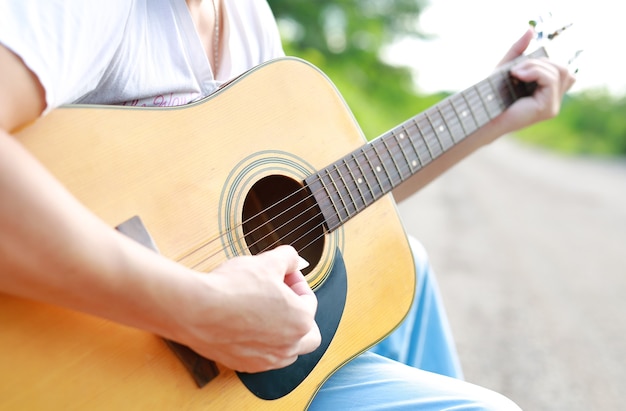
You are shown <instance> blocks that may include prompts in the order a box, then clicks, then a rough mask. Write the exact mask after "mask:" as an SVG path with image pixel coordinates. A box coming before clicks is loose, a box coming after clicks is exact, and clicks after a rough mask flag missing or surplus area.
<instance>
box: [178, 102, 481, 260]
mask: <svg viewBox="0 0 626 411" xmlns="http://www.w3.org/2000/svg"><path fill="white" fill-rule="evenodd" d="M491 91H493V90H491ZM478 96H479V97H481V96H480V94H479V95H478ZM416 117H419V115H418V116H416ZM413 120H415V118H414V119H413ZM441 120H442V121H443V122H444V123H445V118H442V119H441ZM410 121H411V120H409V121H408V122H410ZM405 124H406V123H405ZM402 126H404V125H402ZM402 126H400V127H396V129H394V131H395V130H397V129H398V128H401V127H402ZM404 127H406V126H404ZM418 131H419V130H418ZM393 134H394V132H393V131H392V132H391V133H389V134H388V135H387V136H393ZM387 136H385V137H387ZM421 137H422V139H424V136H423V135H422V136H421ZM435 137H437V136H435ZM437 140H438V138H437ZM412 146H413V149H414V150H415V151H416V153H418V149H417V148H416V147H415V144H412ZM394 148H399V149H400V150H401V151H402V147H401V146H399V145H398V144H394ZM418 156H419V154H418ZM363 157H365V156H363ZM381 160H382V159H381ZM431 160H432V159H431ZM383 163H384V162H383ZM410 168H411V167H410V166H409V167H408V169H410ZM371 171H372V172H371V173H370V174H369V175H367V173H363V175H364V177H365V178H371V176H372V175H375V173H373V169H371ZM403 171H406V169H405V170H398V175H399V176H400V177H402V173H403ZM318 175H319V173H318ZM388 180H389V182H390V183H391V184H393V181H391V179H389V178H388ZM344 188H345V189H346V191H348V192H352V191H351V190H350V189H349V188H348V187H347V186H344ZM381 188H382V187H381ZM304 189H305V188H304V187H303V188H302V189H300V190H297V191H296V192H295V193H292V194H291V195H295V194H297V193H298V192H301V191H302V190H304ZM321 190H324V188H322V189H321ZM355 193H356V192H355ZM336 194H337V195H338V196H340V198H341V193H339V192H337V193H336ZM291 195H290V196H291ZM355 195H356V194H355ZM359 195H360V193H359ZM290 196H288V197H290ZM372 196H373V200H375V199H377V198H374V195H373V194H372ZM381 196H382V194H381ZM288 197H287V198H288ZM287 198H285V199H282V200H280V201H279V202H278V203H275V204H272V205H271V206H270V207H268V208H266V209H265V210H262V211H261V212H259V213H258V214H257V216H258V215H260V214H262V213H264V212H267V211H268V210H270V209H271V208H273V207H274V206H276V205H278V204H279V203H281V202H282V201H285V200H286V199H287ZM310 198H311V196H309V197H305V198H304V199H303V200H302V201H307V200H309V199H310ZM363 200H364V199H363ZM302 201H301V202H302ZM331 202H332V199H331ZM342 202H343V201H342ZM298 205H299V203H296V204H295V205H293V206H292V207H291V208H290V209H292V208H294V207H297V206H298ZM352 205H353V206H354V207H355V210H356V204H354V203H353V204H352ZM364 205H365V200H364ZM333 208H335V211H336V214H337V216H338V218H339V219H340V220H341V216H340V212H341V211H344V212H345V211H346V210H347V207H343V208H342V209H341V210H339V209H337V208H336V207H333ZM290 209H287V210H285V211H283V212H282V213H280V214H283V213H284V212H287V211H289V210H290ZM307 210H309V209H307ZM307 210H305V211H304V212H306V211H307ZM322 211H324V210H322ZM347 214H348V217H349V216H350V213H349V212H347ZM301 215H302V212H301V213H300V214H299V215H297V216H296V217H294V218H292V220H291V221H293V220H295V219H296V218H299V217H301ZM320 215H323V214H317V215H315V216H313V217H312V218H311V219H310V220H308V221H306V222H305V223H304V224H302V226H304V225H305V224H308V223H310V222H311V221H312V220H314V219H316V218H318V217H320ZM255 217H256V216H253V217H251V218H249V219H248V220H246V221H250V220H251V219H253V218H255ZM274 218H276V217H273V219H274ZM271 221H272V220H269V221H267V222H265V223H264V224H263V225H267V224H269V223H270V222H271ZM244 223H245V222H244ZM244 223H241V224H239V225H237V226H235V227H233V228H231V229H229V230H228V231H227V232H225V233H222V234H218V236H217V237H216V238H214V239H212V240H209V241H208V242H206V243H205V244H204V245H202V246H200V247H199V248H197V249H196V250H194V251H192V252H191V253H188V254H187V255H185V256H184V257H183V258H181V259H180V260H179V261H182V260H183V259H185V258H188V257H190V256H191V255H193V254H195V253H196V252H198V251H201V250H202V249H204V248H206V247H207V246H209V245H211V244H212V243H215V242H216V241H217V240H219V239H220V238H223V237H224V236H226V235H228V234H230V233H231V232H232V231H234V230H235V229H236V228H238V227H240V226H241V225H243V224H244ZM289 223H290V221H288V222H286V223H284V224H283V225H282V226H284V225H285V224H289ZM321 225H323V223H322V224H321ZM282 226H281V227H282ZM319 226H320V224H318V225H317V226H315V227H314V228H313V229H315V228H317V227H319ZM261 227H262V226H259V227H257V228H255V229H254V230H257V229H260V228H261ZM299 228H300V227H297V228H296V229H295V230H293V231H292V232H291V233H288V234H287V235H290V234H293V232H295V231H297V230H298V229H299ZM270 234H272V233H270ZM266 237H267V235H266V236H264V237H263V238H261V239H260V240H257V241H256V242H255V243H253V244H251V245H250V247H252V246H254V245H258V243H259V241H262V240H264V239H265V238H266ZM318 238H320V237H318ZM318 238H316V239H314V240H312V241H311V243H313V242H314V241H316V240H317V239H318ZM299 239H300V238H298V239H296V240H295V241H294V243H295V242H297V241H298V240H299ZM239 240H240V239H239ZM280 241H281V239H279V240H278V241H277V242H274V243H272V244H270V245H269V246H268V247H266V249H269V248H273V247H274V245H276V244H277V243H280ZM311 243H309V244H307V245H306V246H305V247H303V248H302V249H300V251H302V250H303V249H305V248H306V247H308V246H309V245H310V244H311ZM231 245H232V243H230V244H227V245H226V246H225V247H222V248H219V249H217V251H215V252H214V253H213V254H210V255H209V256H207V257H206V258H204V259H203V260H201V261H200V262H199V263H197V264H195V265H194V266H193V267H197V266H199V265H202V264H204V263H205V262H206V261H207V260H209V259H211V258H212V257H214V256H215V255H217V254H219V253H221V252H222V251H223V250H224V249H226V248H228V247H229V246H231ZM266 249H265V250H266ZM265 250H262V251H265Z"/></svg>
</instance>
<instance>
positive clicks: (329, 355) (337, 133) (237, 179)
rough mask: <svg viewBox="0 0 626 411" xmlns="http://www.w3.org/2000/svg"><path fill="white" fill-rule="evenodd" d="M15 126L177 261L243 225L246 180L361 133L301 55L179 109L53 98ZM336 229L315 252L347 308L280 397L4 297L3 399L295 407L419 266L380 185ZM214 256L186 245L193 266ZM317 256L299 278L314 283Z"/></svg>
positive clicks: (92, 324)
mask: <svg viewBox="0 0 626 411" xmlns="http://www.w3.org/2000/svg"><path fill="white" fill-rule="evenodd" d="M18 138H19V139H20V140H21V141H22V142H23V144H24V145H25V146H26V147H27V148H28V150H29V151H31V152H32V153H33V154H34V155H35V156H36V157H37V158H39V159H40V160H41V161H42V163H43V164H44V165H45V166H46V167H47V168H48V169H50V170H51V172H52V173H53V174H54V175H56V176H57V177H58V178H59V180H60V181H61V182H63V183H64V184H65V185H66V187H67V188H68V189H69V191H70V192H72V193H73V194H74V195H75V196H76V197H77V198H78V199H79V200H80V201H81V202H83V204H85V205H86V206H87V207H88V208H89V209H91V210H92V211H93V212H94V213H95V214H97V215H98V216H99V217H101V218H102V219H103V220H104V221H106V222H107V223H109V224H110V225H111V227H114V226H116V225H118V224H120V223H122V222H123V221H125V220H127V219H128V218H130V217H132V216H134V215H139V216H140V217H141V218H142V220H143V222H144V224H145V226H146V227H147V229H148V230H149V231H150V233H151V235H152V236H153V238H154V240H155V242H156V244H157V245H158V247H159V249H160V252H161V253H162V254H164V255H165V256H167V257H169V258H171V259H173V260H181V259H183V257H184V256H187V255H189V254H190V252H191V251H194V250H196V249H199V248H200V245H203V244H206V243H207V242H209V241H210V240H211V239H213V238H215V237H216V236H217V234H218V232H220V230H222V229H223V226H227V228H228V227H229V224H232V225H233V229H234V230H237V228H236V226H237V224H236V223H237V221H238V219H240V217H239V216H240V215H241V214H242V210H241V207H242V203H243V199H242V197H245V194H246V191H247V190H248V189H249V188H250V187H251V186H252V185H253V184H254V183H255V182H256V181H258V180H260V179H261V178H263V177H266V176H269V175H276V174H280V175H285V176H287V177H289V178H293V179H295V180H297V179H299V178H302V177H303V176H304V175H306V173H307V172H308V171H312V170H315V169H319V168H322V167H324V166H327V165H328V164H330V163H332V162H333V161H335V160H337V159H338V158H340V157H341V156H343V155H345V154H346V153H349V152H351V151H352V150H354V149H356V148H358V147H360V146H361V145H363V144H364V139H363V136H362V135H361V131H360V130H359V128H358V126H357V124H356V122H355V121H354V119H353V117H352V115H351V113H350V111H349V110H348V109H347V107H346V105H345V102H344V101H343V100H342V99H341V97H340V96H339V94H338V93H337V91H336V90H335V88H334V86H333V85H332V84H331V83H330V82H329V81H328V79H327V78H326V77H324V76H323V75H322V74H321V73H320V72H319V71H318V70H317V69H315V68H313V67H311V66H310V65H308V64H306V63H303V62H301V61H299V60H296V59H281V60H276V61H274V62H271V63H268V64H266V65H263V66H260V67H259V68H257V69H255V70H253V71H251V72H250V73H248V74H246V75H244V76H243V77H241V78H240V79H238V80H236V81H235V82H234V83H233V84H231V85H229V86H228V87H227V88H225V89H224V90H222V91H220V92H218V93H216V94H215V95H214V96H212V97H210V98H208V99H206V100H203V101H202V102H199V103H196V104H193V105H189V106H185V107H179V108H171V109H133V108H124V107H80V108H78V107H68V108H62V109H58V110H56V111H54V112H52V113H51V114H50V115H49V116H48V117H46V118H44V119H41V120H39V121H37V122H36V123H35V124H33V125H31V126H29V127H28V128H26V129H24V130H22V131H21V132H20V133H18ZM225 199H228V200H229V201H225ZM225 205H228V207H226V206H225ZM338 231H339V232H338V233H335V234H327V237H328V240H327V243H328V244H329V246H327V247H326V248H325V250H324V253H323V255H324V256H325V255H327V254H329V253H332V248H333V246H336V247H338V248H340V250H341V253H342V255H343V259H344V262H345V265H346V269H347V275H348V294H347V299H346V301H347V302H346V307H345V310H344V314H343V317H342V319H341V322H340V324H339V327H338V329H337V334H336V336H335V338H334V339H333V341H332V342H331V344H330V347H329V349H328V351H327V352H326V354H325V355H324V356H323V357H322V359H321V361H320V362H319V364H318V365H317V366H316V367H315V369H314V370H313V371H312V372H311V373H310V374H309V376H308V377H307V378H306V379H305V381H304V382H303V383H302V384H301V385H300V386H298V387H297V388H296V389H295V390H294V391H292V392H291V393H289V394H287V395H285V396H284V397H282V398H280V399H277V400H272V401H266V400H260V399H258V398H257V397H255V396H254V395H253V394H252V393H250V392H249V391H248V390H247V389H246V388H245V387H244V386H243V385H242V384H241V382H240V381H239V379H238V377H237V376H236V374H235V373H234V372H232V371H230V370H227V369H225V368H223V367H220V375H219V376H218V377H217V378H216V379H215V380H213V381H211V382H210V383H209V384H208V385H206V386H205V387H204V388H202V389H199V388H197V387H196V385H195V384H194V382H193V380H192V379H191V377H190V376H189V375H188V374H187V372H186V370H185V369H184V368H183V366H182V365H181V364H180V363H179V361H178V359H177V358H176V357H175V356H174V355H173V353H172V352H171V351H170V350H169V349H168V348H167V347H166V345H165V344H164V343H163V342H162V341H161V339H159V338H158V337H156V336H154V335H151V334H149V333H145V332H142V331H139V330H135V329H130V328H127V327H123V326H120V325H117V324H114V323H111V322H108V321H106V320H102V319H98V318H93V317H89V316H86V315H83V314H79V313H75V312H71V311H67V310H64V309H62V308H58V307H51V306H46V305H43V304H38V303H33V302H29V301H25V300H22V299H19V298H15V297H11V296H5V295H0V323H1V324H3V330H2V332H1V333H0V348H2V349H0V364H3V370H2V372H1V373H0V408H1V409H15V408H22V409H30V408H33V409H39V408H45V409H57V408H59V409H60V408H62V409H73V408H74V409H85V408H87V409H111V408H115V407H117V408H122V407H123V408H128V407H132V408H140V409H141V408H148V407H149V408H153V409H154V408H156V409H159V408H163V409H206V408H214V409H223V408H237V409H241V408H243V409H245V408H253V409H263V408H272V409H274V408H276V407H279V406H280V407H283V408H287V409H298V408H305V407H306V405H307V404H308V402H309V401H310V399H311V398H312V397H313V395H314V394H315V392H316V391H317V390H318V389H319V386H320V385H321V384H322V383H323V381H325V380H326V379H327V378H328V376H329V375H330V374H332V372H334V371H335V370H336V369H337V368H338V367H340V366H341V365H342V364H344V363H345V362H346V361H349V359H351V358H353V357H354V356H356V355H358V353H360V352H362V351H363V350H365V349H367V347H369V346H371V345H373V344H374V343H376V342H377V341H379V340H380V339H382V338H383V337H384V336H385V335H387V334H388V333H389V332H390V331H391V329H392V328H393V327H394V326H396V325H397V324H398V323H399V322H400V321H401V320H402V318H403V317H404V315H405V313H406V312H407V310H408V308H409V306H410V304H411V301H412V298H413V290H414V284H415V277H414V265H413V261H412V257H411V253H410V250H409V248H408V244H407V242H406V238H405V235H404V231H403V228H402V225H401V222H400V220H399V218H398V216H397V213H396V209H395V205H394V203H393V200H392V199H391V198H390V196H386V197H384V198H382V199H381V200H379V201H377V202H376V203H374V204H372V205H371V206H370V207H368V208H367V209H365V210H364V211H362V212H361V213H359V214H358V215H357V216H356V217H354V218H353V219H351V220H350V221H348V222H347V223H346V224H345V225H344V226H343V227H341V228H340V229H339V230H338ZM331 237H332V238H331ZM331 245H332V246H331ZM213 252H214V250H208V249H207V250H206V251H202V249H200V251H196V253H194V259H193V262H194V265H195V262H196V261H201V260H203V258H204V257H206V255H208V254H210V253H213ZM240 253H248V252H247V250H246V249H244V248H243V247H241V246H239V247H235V246H233V247H226V248H224V249H223V250H221V251H220V252H219V253H218V255H217V258H215V259H212V260H211V261H209V262H207V263H204V264H203V265H201V267H200V269H202V270H207V271H208V270H210V269H211V268H212V267H214V266H216V265H217V264H219V263H221V262H222V261H224V260H225V259H227V258H229V257H231V256H232V255H235V254H240ZM205 254H206V255H205ZM325 261H326V260H325V259H324V258H322V259H321V261H320V262H319V264H318V266H316V267H315V268H314V270H313V272H312V273H311V274H310V275H309V276H310V277H311V279H312V280H311V282H312V284H313V286H316V283H315V281H322V280H319V278H320V277H323V276H318V275H317V274H319V273H322V274H323V272H325V271H326V270H327V268H328V267H326V265H327V264H326V263H325ZM185 263H187V260H185ZM190 264H191V261H190Z"/></svg>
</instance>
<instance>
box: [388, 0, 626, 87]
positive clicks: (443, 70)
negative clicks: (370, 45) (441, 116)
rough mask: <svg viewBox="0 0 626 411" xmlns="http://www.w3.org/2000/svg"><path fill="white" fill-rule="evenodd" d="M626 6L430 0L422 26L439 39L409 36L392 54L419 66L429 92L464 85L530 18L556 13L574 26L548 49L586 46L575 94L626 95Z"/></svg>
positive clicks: (573, 0)
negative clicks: (592, 90) (605, 91)
mask: <svg viewBox="0 0 626 411" xmlns="http://www.w3.org/2000/svg"><path fill="white" fill-rule="evenodd" d="M622 8H623V6H622V5H621V2H620V1H618V0H593V1H584V2H583V1H581V0H569V1H568V0H523V1H521V0H518V1H514V0H430V5H429V6H428V7H427V9H426V10H425V11H424V12H423V13H422V15H421V16H420V22H419V27H420V29H421V30H422V32H425V33H429V34H431V35H433V36H434V38H433V39H432V40H423V41H403V42H401V43H399V44H398V45H397V46H396V47H394V48H393V49H392V50H390V54H389V58H390V59H391V60H392V61H394V62H400V63H403V64H406V65H409V66H411V67H413V68H414V69H415V70H416V74H417V83H418V88H419V89H420V90H422V91H424V92H435V91H441V90H445V91H460V90H463V89H465V88H466V87H469V86H471V85H472V84H474V83H476V82H478V81H480V80H481V79H483V78H484V77H486V76H487V75H488V74H489V73H490V71H491V69H492V68H493V66H494V65H495V64H497V62H498V61H499V60H500V58H501V57H502V56H503V55H504V53H505V52H506V51H507V50H508V48H509V46H510V45H511V44H512V43H513V42H514V41H515V40H516V39H517V38H519V36H520V35H521V34H523V33H524V31H525V30H526V28H527V27H528V25H527V22H528V21H529V20H530V19H533V18H537V17H538V16H541V15H548V14H549V13H552V15H553V16H555V19H556V20H557V21H558V22H559V23H564V22H572V23H574V25H573V26H572V28H571V29H569V30H567V31H565V32H564V33H563V35H562V37H558V38H556V39H555V40H554V41H552V42H551V43H550V44H548V45H547V46H546V48H547V50H548V51H549V52H552V53H553V55H555V54H557V53H560V52H565V53H566V55H567V56H570V55H572V54H573V53H574V52H575V51H576V50H578V49H583V50H584V52H583V54H582V55H581V57H580V58H579V61H578V66H579V73H578V75H577V82H576V84H575V86H574V87H573V88H572V92H576V91H582V90H586V89H590V88H602V87H604V88H607V89H608V90H609V91H611V92H612V93H615V94H617V95H626V53H625V52H624V42H625V41H626V24H624V22H623V21H624V12H623V10H622ZM562 59H567V57H562Z"/></svg>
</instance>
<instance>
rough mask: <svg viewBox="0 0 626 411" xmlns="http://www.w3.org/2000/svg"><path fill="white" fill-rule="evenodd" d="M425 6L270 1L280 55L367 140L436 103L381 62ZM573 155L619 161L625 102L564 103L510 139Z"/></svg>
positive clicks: (625, 147)
mask: <svg viewBox="0 0 626 411" xmlns="http://www.w3.org/2000/svg"><path fill="white" fill-rule="evenodd" d="M427 1H428V0H315V1H294V0H269V4H270V6H271V7H272V10H273V12H274V14H275V16H276V18H277V20H278V22H279V26H280V27H281V33H282V36H283V41H284V46H285V51H286V53H287V54H289V55H293V56H298V57H301V58H304V59H305V60H308V61H310V62H311V63H313V64H315V65H316V66H318V67H319V68H321V69H322V71H324V72H325V73H326V74H327V75H328V76H329V78H330V79H331V80H332V81H333V82H334V83H335V85H336V86H337V88H338V89H339V91H340V92H341V94H342V95H343V97H344V98H345V100H346V102H347V103H348V106H349V107H350V108H351V109H352V111H353V113H354V116H355V117H356V119H357V121H358V122H359V124H360V125H361V128H362V129H363V132H364V133H365V135H366V136H367V137H368V138H374V137H377V136H378V135H380V134H381V133H383V132H385V131H386V130H388V129H389V128H391V127H393V126H395V125H397V124H399V123H401V122H402V121H404V120H406V119H407V118H409V117H411V116H413V115H415V114H417V113H419V112H421V111H423V110H425V109H427V108H428V107H430V106H432V105H434V104H436V103H437V102H439V101H440V100H441V99H442V98H443V97H445V96H444V95H433V96H420V95H418V94H417V93H416V92H415V89H414V85H413V79H412V77H411V73H410V71H409V69H408V68H402V67H393V66H390V65H388V64H386V63H385V62H384V61H383V60H382V59H381V50H382V49H383V48H384V46H386V45H388V44H390V43H391V42H393V41H394V40H395V39H397V38H398V37H400V36H417V37H421V34H420V33H419V32H418V31H417V29H416V21H417V19H418V17H419V14H420V12H421V11H422V10H423V8H424V7H425V5H426V4H427ZM517 134H518V135H519V136H520V138H521V139H523V140H525V141H528V142H532V143H534V144H539V145H542V146H545V147H548V148H551V149H554V150H558V151H561V152H566V153H572V154H594V155H626V98H622V99H617V98H615V97H611V96H610V95H608V94H607V93H602V92H597V93H585V94H579V95H573V96H569V97H567V98H566V99H565V101H564V104H563V107H562V110H561V113H560V114H559V116H557V117H556V118H555V119H552V120H549V121H546V122H543V123H539V124H537V125H534V126H532V127H530V128H527V129H525V130H522V131H521V132H519V133H517Z"/></svg>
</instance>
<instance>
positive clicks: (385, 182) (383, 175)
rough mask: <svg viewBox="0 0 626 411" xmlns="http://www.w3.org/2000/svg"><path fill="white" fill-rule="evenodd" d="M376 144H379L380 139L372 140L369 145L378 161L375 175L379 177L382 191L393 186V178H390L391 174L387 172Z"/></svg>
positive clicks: (387, 169)
mask: <svg viewBox="0 0 626 411" xmlns="http://www.w3.org/2000/svg"><path fill="white" fill-rule="evenodd" d="M376 144H380V139H376V140H373V141H372V142H371V143H370V145H371V147H372V149H373V151H374V154H376V159H377V160H378V163H377V165H376V173H377V174H376V175H377V176H379V177H380V181H381V183H382V185H381V187H382V188H383V192H386V191H387V190H389V189H390V188H391V187H393V180H392V178H391V175H390V174H389V168H388V167H387V166H386V165H385V161H384V160H383V156H381V154H380V151H378V149H377V148H376ZM383 153H387V150H385V151H383Z"/></svg>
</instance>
